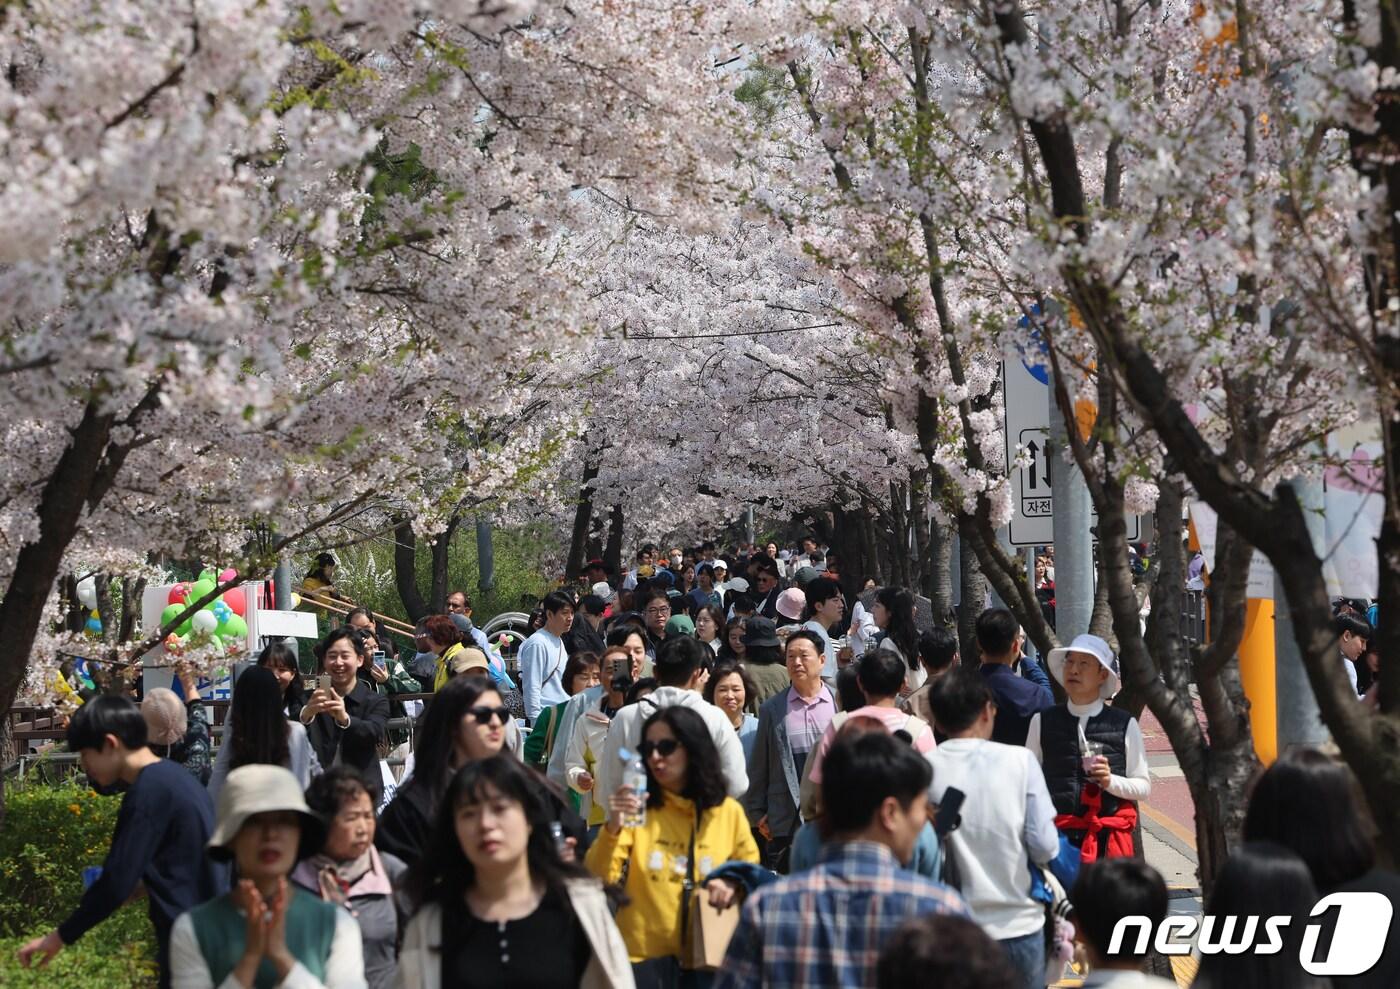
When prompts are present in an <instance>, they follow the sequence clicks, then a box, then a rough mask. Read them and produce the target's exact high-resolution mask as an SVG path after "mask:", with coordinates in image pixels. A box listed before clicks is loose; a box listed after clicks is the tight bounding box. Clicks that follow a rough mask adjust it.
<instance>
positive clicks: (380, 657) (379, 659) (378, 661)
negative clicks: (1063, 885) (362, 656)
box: [370, 649, 384, 670]
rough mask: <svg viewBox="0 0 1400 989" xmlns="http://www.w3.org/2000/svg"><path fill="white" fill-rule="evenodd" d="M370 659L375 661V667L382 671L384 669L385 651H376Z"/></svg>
mask: <svg viewBox="0 0 1400 989" xmlns="http://www.w3.org/2000/svg"><path fill="white" fill-rule="evenodd" d="M370 658H371V659H373V660H374V665H375V666H377V667H379V668H380V669H381V670H382V669H384V650H383V649H376V650H375V651H374V652H373V653H371V654H370Z"/></svg>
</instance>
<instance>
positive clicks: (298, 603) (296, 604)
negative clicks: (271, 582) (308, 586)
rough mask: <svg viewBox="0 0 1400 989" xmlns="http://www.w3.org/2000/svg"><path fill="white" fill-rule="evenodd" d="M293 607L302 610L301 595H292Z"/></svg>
mask: <svg viewBox="0 0 1400 989" xmlns="http://www.w3.org/2000/svg"><path fill="white" fill-rule="evenodd" d="M292 607H293V608H300V607H301V595H300V594H293V595H292Z"/></svg>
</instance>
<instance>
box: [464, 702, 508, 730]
mask: <svg viewBox="0 0 1400 989" xmlns="http://www.w3.org/2000/svg"><path fill="white" fill-rule="evenodd" d="M467 713H468V714H470V715H471V716H472V717H473V718H475V719H476V723H477V724H479V725H489V724H490V723H491V719H492V718H499V719H500V721H501V724H502V725H504V724H505V723H506V722H507V721H509V720H510V708H508V707H485V706H483V707H474V708H472V709H471V710H470V711H468V712H467Z"/></svg>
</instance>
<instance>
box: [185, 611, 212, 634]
mask: <svg viewBox="0 0 1400 989" xmlns="http://www.w3.org/2000/svg"><path fill="white" fill-rule="evenodd" d="M190 623H191V624H192V625H194V627H195V629H196V630H197V631H200V632H212V631H214V629H215V628H217V627H218V625H219V620H218V619H217V618H215V617H214V613H213V612H212V611H196V612H195V613H194V617H193V618H191V619H190Z"/></svg>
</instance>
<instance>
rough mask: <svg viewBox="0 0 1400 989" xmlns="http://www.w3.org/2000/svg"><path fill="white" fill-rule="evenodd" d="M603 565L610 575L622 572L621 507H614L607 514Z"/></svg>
mask: <svg viewBox="0 0 1400 989" xmlns="http://www.w3.org/2000/svg"><path fill="white" fill-rule="evenodd" d="M603 565H604V566H606V567H607V568H608V573H610V574H619V575H620V574H621V572H622V506H621V505H614V506H613V507H612V511H611V512H610V513H609V514H608V543H607V546H605V547H604V549H603Z"/></svg>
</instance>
